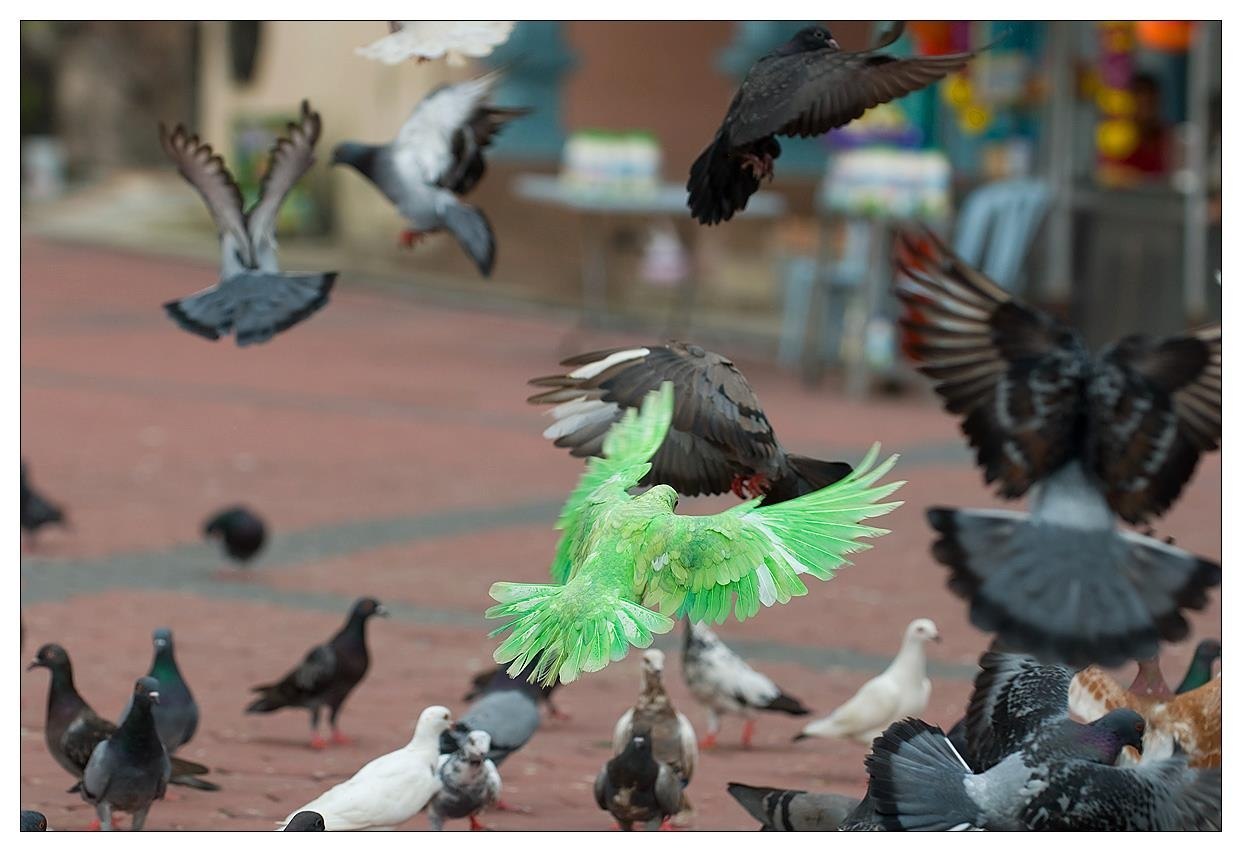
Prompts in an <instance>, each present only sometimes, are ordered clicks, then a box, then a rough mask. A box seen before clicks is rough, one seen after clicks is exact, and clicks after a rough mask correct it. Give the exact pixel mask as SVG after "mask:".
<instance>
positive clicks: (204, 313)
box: [160, 101, 336, 346]
mask: <svg viewBox="0 0 1242 852" xmlns="http://www.w3.org/2000/svg"><path fill="white" fill-rule="evenodd" d="M321 126H322V125H321V123H320V120H319V113H317V112H311V109H310V104H309V103H307V102H306V101H302V109H301V115H300V116H299V118H298V121H297V122H296V123H290V124H289V125H288V127H287V128H286V130H285V135H284V136H282V137H281V138H279V139H277V140H276V144H275V145H274V146H273V147H272V151H271V154H270V155H269V161H268V167H267V173H266V174H265V175H264V176H263V180H262V183H261V184H260V187H259V199H258V201H256V202H255V203H254V204H253V205H251V207H250V209H249V210H246V209H245V207H244V202H243V199H242V194H241V190H240V189H239V188H238V186H237V182H236V181H235V180H234V179H233V176H232V175H231V174H230V173H229V170H228V168H227V167H226V166H225V165H224V160H223V159H221V158H220V156H219V155H217V154H216V153H215V152H214V151H212V149H211V146H210V145H207V144H205V143H203V142H200V141H199V139H198V137H197V136H194V135H191V134H190V132H189V131H188V130H186V129H185V127H183V126H182V125H180V124H179V125H177V127H176V128H175V129H174V130H173V131H172V132H171V133H169V132H168V129H167V128H166V127H164V125H163V124H160V142H161V143H162V144H163V146H164V151H165V153H167V154H168V157H169V159H170V160H172V161H173V163H174V164H175V165H176V166H177V170H178V171H180V172H181V176H182V177H184V178H185V179H186V180H187V181H189V182H190V185H191V186H193V187H194V188H195V189H196V190H198V193H199V195H201V196H202V197H203V201H204V202H206V204H207V209H208V210H209V211H211V216H212V218H213V219H214V220H215V223H216V229H217V230H218V231H219V232H220V252H221V257H220V280H219V282H218V283H216V284H214V285H212V286H211V287H208V288H207V289H206V290H200V291H199V292H197V293H195V294H194V295H192V296H187V297H186V298H184V299H178V300H177V301H174V302H168V303H167V304H165V305H164V310H166V311H167V312H168V315H169V316H170V317H172V318H173V319H174V320H175V321H176V322H177V324H178V325H180V326H181V327H182V328H183V329H185V330H186V331H189V332H192V333H194V334H197V335H199V336H200V337H205V338H207V339H208V340H218V339H219V338H220V337H221V336H222V335H227V334H228V333H229V332H230V331H232V332H235V333H236V337H237V345H238V346H247V345H249V344H252V343H264V342H265V341H268V340H271V339H272V337H273V336H274V335H276V334H279V333H280V332H282V331H284V330H285V329H287V328H290V327H291V326H293V325H296V324H297V323H299V322H301V321H302V320H304V319H306V318H307V317H309V316H310V315H311V314H313V313H315V311H317V310H319V309H320V308H322V307H323V306H324V305H326V304H327V303H328V294H329V293H330V292H331V290H332V285H333V284H334V283H335V281H336V273H335V272H307V273H293V272H289V273H286V272H281V271H280V264H279V263H278V262H277V258H276V219H277V215H278V214H279V213H280V207H281V205H282V204H283V203H284V200H285V196H287V195H288V194H289V191H290V190H291V189H293V187H294V185H295V184H296V183H297V182H298V180H300V179H301V177H302V175H304V174H305V173H306V172H307V171H308V170H309V169H310V167H311V165H312V164H313V163H314V162H315V143H316V142H318V141H319V132H320V129H321Z"/></svg>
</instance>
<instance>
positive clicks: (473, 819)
mask: <svg viewBox="0 0 1242 852" xmlns="http://www.w3.org/2000/svg"><path fill="white" fill-rule="evenodd" d="M470 830H471V831H491V829H490V828H488V827H487V826H486V825H484V824H483V823H481V822H479V818H478V817H477V816H475V815H474V814H471V815H470Z"/></svg>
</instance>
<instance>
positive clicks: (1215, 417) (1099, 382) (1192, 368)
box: [1088, 325, 1221, 524]
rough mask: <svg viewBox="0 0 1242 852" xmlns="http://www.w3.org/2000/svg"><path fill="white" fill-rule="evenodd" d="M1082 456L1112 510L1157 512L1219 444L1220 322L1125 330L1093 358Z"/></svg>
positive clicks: (1126, 514) (1139, 518)
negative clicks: (1182, 328) (1173, 331)
mask: <svg viewBox="0 0 1242 852" xmlns="http://www.w3.org/2000/svg"><path fill="white" fill-rule="evenodd" d="M1088 400H1089V405H1090V407H1091V419H1092V423H1093V424H1094V428H1093V430H1092V433H1091V448H1090V457H1091V459H1092V462H1093V466H1094V468H1095V471H1096V473H1098V474H1099V476H1100V479H1101V480H1102V481H1103V482H1104V483H1105V486H1106V491H1105V495H1106V497H1107V499H1108V503H1109V505H1110V506H1112V508H1113V511H1115V512H1116V513H1117V514H1118V515H1120V516H1121V517H1122V518H1124V519H1125V520H1127V521H1129V522H1130V523H1133V524H1137V523H1142V522H1143V521H1145V520H1147V519H1148V518H1150V517H1151V516H1153V515H1160V514H1163V513H1164V512H1165V511H1166V510H1167V509H1168V508H1169V506H1170V505H1172V503H1173V501H1174V500H1176V499H1177V496H1178V495H1179V494H1180V493H1181V491H1182V488H1183V487H1184V486H1185V485H1186V482H1187V481H1189V479H1190V477H1191V476H1192V475H1193V474H1194V471H1195V467H1196V466H1197V465H1198V463H1199V456H1200V454H1202V453H1205V452H1210V451H1212V450H1215V449H1217V448H1218V447H1220V430H1221V327H1220V325H1212V326H1208V327H1206V328H1202V329H1199V330H1197V331H1194V332H1191V333H1190V334H1187V335H1185V336H1179V337H1169V338H1165V339H1164V340H1151V339H1150V338H1145V337H1141V336H1133V337H1128V338H1126V339H1124V340H1121V341H1119V342H1118V343H1116V344H1114V345H1113V346H1111V347H1110V348H1109V349H1108V350H1107V351H1105V352H1104V353H1103V354H1102V356H1101V357H1100V359H1099V364H1098V367H1097V369H1096V372H1095V375H1094V377H1093V379H1092V381H1091V384H1090V385H1089V387H1088Z"/></svg>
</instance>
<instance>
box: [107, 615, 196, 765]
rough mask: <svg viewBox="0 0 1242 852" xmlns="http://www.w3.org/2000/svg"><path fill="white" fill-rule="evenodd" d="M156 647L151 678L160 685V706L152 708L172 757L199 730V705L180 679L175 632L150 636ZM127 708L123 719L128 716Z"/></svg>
mask: <svg viewBox="0 0 1242 852" xmlns="http://www.w3.org/2000/svg"><path fill="white" fill-rule="evenodd" d="M151 641H152V644H154V645H155V659H154V660H152V661H151V670H150V671H149V672H147V676H148V677H153V678H155V679H156V680H157V681H159V684H160V700H159V703H158V704H156V705H155V706H154V707H152V708H151V712H152V714H153V715H154V716H155V729H156V731H158V732H159V735H160V741H161V742H162V743H163V744H164V748H165V749H166V750H167V751H168V754H169V756H171V755H172V754H173V752H175V751H176V750H177V749H179V748H181V747H182V746H183V745H185V744H186V743H188V742H189V741H190V739H191V738H192V737H193V736H194V731H195V730H197V728H198V704H197V703H196V702H195V701H194V695H193V694H192V693H191V692H190V687H189V684H187V683H186V682H185V678H183V677H182V676H181V669H179V668H178V667H177V660H176V658H175V657H174V656H173V637H172V631H171V630H169V629H168V628H167V627H161V628H159V629H158V630H156V631H155V632H154V633H153V634H152V635H151ZM129 709H130V708H129V706H126V708H125V710H124V712H122V713H121V717H122V718H124V717H125V716H126V715H128V713H129Z"/></svg>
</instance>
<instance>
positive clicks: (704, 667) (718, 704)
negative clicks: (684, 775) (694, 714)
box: [681, 620, 810, 748]
mask: <svg viewBox="0 0 1242 852" xmlns="http://www.w3.org/2000/svg"><path fill="white" fill-rule="evenodd" d="M681 673H682V675H683V676H684V677H685V679H686V686H688V687H689V688H690V693H691V694H692V695H693V696H694V697H695V698H697V699H698V700H699V703H700V704H702V705H703V706H704V707H706V708H707V736H706V737H704V738H703V741H702V742H701V743H699V745H700V747H701V748H711V747H712V746H714V745H715V744H716V734H717V733H719V731H720V716H721V714H726V713H733V714H736V715H739V716H742V717H743V718H744V719H746V724H745V726H744V727H743V728H742V746H743V748H750V743H751V739H752V737H754V734H755V711H756V710H776V711H780V712H782V713H788V714H790V715H791V716H805V715H807V713H809V712H810V711H809V710H807V709H806V707H804V706H802V702H801V701H799V700H798V699H796V698H794V697H793V696H791V695H786V694H785V693H784V692H783V691H782V690H781V688H780V687H779V686H777V685H776V684H775V683H773V682H772V679H771V678H769V677H768V676H767V675H764V674H761V673H759V672H757V671H755V670H754V669H752V668H751V667H750V666H749V665H747V664H746V661H745V660H743V659H742V658H741V657H739V656H738V655H737V654H735V653H733V651H732V650H730V648H729V646H728V645H726V644H725V643H724V642H721V641H720V638H719V637H718V636H716V634H715V633H713V632H712V631H711V630H710V629H709V628H708V627H707V625H705V624H701V623H700V624H695V623H692V622H690V621H689V620H687V621H686V642H685V644H684V645H683V646H682V652H681Z"/></svg>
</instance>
